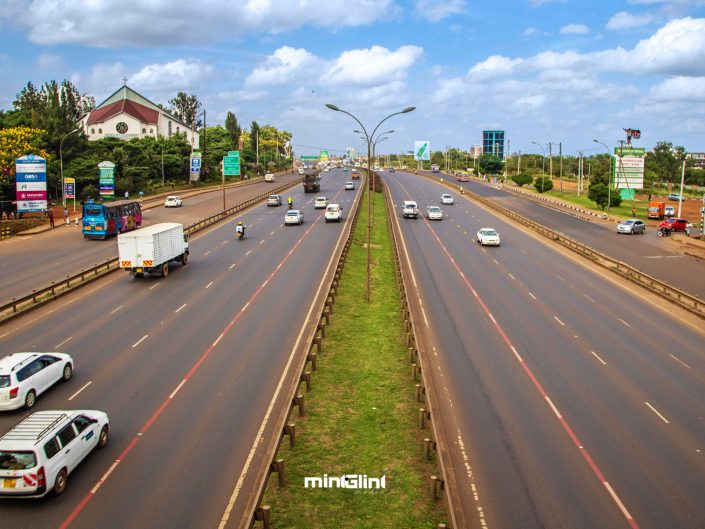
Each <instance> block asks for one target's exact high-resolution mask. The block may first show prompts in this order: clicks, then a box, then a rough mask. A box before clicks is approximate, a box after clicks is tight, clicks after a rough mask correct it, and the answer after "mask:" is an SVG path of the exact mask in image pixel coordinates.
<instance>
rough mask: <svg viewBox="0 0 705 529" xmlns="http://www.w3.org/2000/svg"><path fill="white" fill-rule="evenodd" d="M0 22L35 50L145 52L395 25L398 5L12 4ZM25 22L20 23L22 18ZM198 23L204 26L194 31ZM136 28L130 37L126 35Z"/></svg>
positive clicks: (267, 1) (254, 1)
mask: <svg viewBox="0 0 705 529" xmlns="http://www.w3.org/2000/svg"><path fill="white" fill-rule="evenodd" d="M3 3H4V4H6V5H4V6H3V8H2V10H1V14H0V19H2V18H7V19H10V20H13V23H18V24H24V25H25V26H26V27H27V30H28V36H29V40H30V41H32V42H33V43H35V44H61V43H80V44H84V45H87V46H95V47H112V48H123V47H143V46H158V45H169V46H173V45H176V44H185V43H195V42H198V43H203V42H209V41H215V40H218V39H220V38H222V37H223V36H226V35H227V36H228V38H239V37H242V36H244V35H247V34H252V33H257V32H266V33H271V34H277V33H283V32H286V31H291V30H295V29H299V28H301V27H304V26H313V27H318V28H330V29H337V28H344V27H356V26H364V25H369V24H372V23H374V22H378V21H381V20H390V19H393V18H394V17H395V16H396V15H397V14H398V13H399V12H400V9H399V8H398V7H397V6H396V5H395V3H394V0H306V1H302V0H276V1H274V0H240V1H235V2H233V1H231V0H208V1H207V2H202V1H201V2H183V1H181V0H151V1H149V2H144V1H143V0H122V1H121V2H115V1H113V0H91V1H90V2H77V1H75V0H33V1H30V0H9V2H8V0H5V1H4V2H3ZM18 14H22V16H21V17H19V16H17V15H18ZM194 21H196V22H197V23H194ZM127 28H129V31H127Z"/></svg>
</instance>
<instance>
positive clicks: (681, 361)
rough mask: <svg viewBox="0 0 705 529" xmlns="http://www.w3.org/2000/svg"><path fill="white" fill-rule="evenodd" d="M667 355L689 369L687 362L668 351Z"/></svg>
mask: <svg viewBox="0 0 705 529" xmlns="http://www.w3.org/2000/svg"><path fill="white" fill-rule="evenodd" d="M668 356H670V357H671V358H673V359H674V360H675V361H676V362H679V363H681V364H682V365H684V366H685V367H687V368H688V369H690V366H689V365H688V364H686V363H685V362H684V361H683V360H681V359H680V358H677V357H675V356H673V355H672V354H671V353H668Z"/></svg>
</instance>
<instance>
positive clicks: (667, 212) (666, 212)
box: [663, 206, 676, 217]
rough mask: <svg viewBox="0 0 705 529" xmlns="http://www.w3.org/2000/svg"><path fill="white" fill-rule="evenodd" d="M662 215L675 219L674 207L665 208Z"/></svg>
mask: <svg viewBox="0 0 705 529" xmlns="http://www.w3.org/2000/svg"><path fill="white" fill-rule="evenodd" d="M663 215H664V216H665V217H675V216H676V208H675V207H674V206H666V207H665V208H663Z"/></svg>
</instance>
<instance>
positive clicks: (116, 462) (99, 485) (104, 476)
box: [91, 459, 120, 494]
mask: <svg viewBox="0 0 705 529" xmlns="http://www.w3.org/2000/svg"><path fill="white" fill-rule="evenodd" d="M119 464H120V460H119V459H116V460H115V462H114V463H113V464H112V465H110V468H109V469H108V470H107V472H106V473H105V474H103V477H102V478H100V479H99V480H98V483H96V484H95V487H93V488H92V489H91V494H95V493H96V492H98V489H99V488H100V487H101V485H102V484H103V483H105V481H106V480H107V479H108V478H109V477H110V474H112V473H113V470H115V467H117V466H118V465H119Z"/></svg>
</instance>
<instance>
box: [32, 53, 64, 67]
mask: <svg viewBox="0 0 705 529" xmlns="http://www.w3.org/2000/svg"><path fill="white" fill-rule="evenodd" d="M37 64H38V65H39V67H40V68H42V69H45V70H57V69H59V68H62V67H63V65H64V60H63V59H62V58H61V55H57V54H56V53H49V52H46V51H45V52H42V53H41V54H40V55H39V57H38V58H37Z"/></svg>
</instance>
